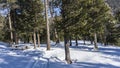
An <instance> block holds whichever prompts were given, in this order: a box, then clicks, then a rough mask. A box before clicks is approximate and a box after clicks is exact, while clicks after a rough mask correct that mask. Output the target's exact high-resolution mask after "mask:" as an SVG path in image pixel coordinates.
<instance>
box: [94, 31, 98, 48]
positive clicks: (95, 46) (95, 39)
mask: <svg viewBox="0 0 120 68" xmlns="http://www.w3.org/2000/svg"><path fill="white" fill-rule="evenodd" d="M94 50H98V46H97V33H94Z"/></svg>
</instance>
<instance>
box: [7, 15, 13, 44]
mask: <svg viewBox="0 0 120 68" xmlns="http://www.w3.org/2000/svg"><path fill="white" fill-rule="evenodd" d="M8 18H9V28H10V39H11V44H12V43H13V32H12V23H11V17H10V13H9V14H8Z"/></svg>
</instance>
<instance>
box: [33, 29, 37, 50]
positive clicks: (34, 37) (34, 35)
mask: <svg viewBox="0 0 120 68" xmlns="http://www.w3.org/2000/svg"><path fill="white" fill-rule="evenodd" d="M33 39H34V49H36V33H35V31H34V33H33Z"/></svg>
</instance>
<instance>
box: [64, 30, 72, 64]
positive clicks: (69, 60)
mask: <svg viewBox="0 0 120 68" xmlns="http://www.w3.org/2000/svg"><path fill="white" fill-rule="evenodd" d="M68 41H69V40H68V37H67V33H66V31H64V46H65V60H66V61H67V63H68V64H71V63H72V61H71V58H70V50H69V44H68Z"/></svg>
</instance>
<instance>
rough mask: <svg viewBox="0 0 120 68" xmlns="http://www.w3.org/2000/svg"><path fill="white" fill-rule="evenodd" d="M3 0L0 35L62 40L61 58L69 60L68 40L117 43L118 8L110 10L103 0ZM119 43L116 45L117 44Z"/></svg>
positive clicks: (11, 39) (8, 38)
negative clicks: (62, 51) (62, 55)
mask: <svg viewBox="0 0 120 68" xmlns="http://www.w3.org/2000/svg"><path fill="white" fill-rule="evenodd" d="M2 2H4V3H6V4H5V5H4V6H3V7H2V8H3V9H9V13H8V14H7V16H6V17H4V18H1V19H2V22H3V20H4V27H3V29H2V30H1V31H2V33H1V32H0V33H1V34H0V36H1V35H2V36H1V37H0V38H1V39H2V40H5V41H9V42H12V43H13V42H15V43H16V44H17V43H18V40H19V39H20V40H22V41H24V42H25V43H30V42H32V43H34V48H36V43H38V47H40V42H42V43H45V42H46V43H47V50H50V39H51V40H53V41H56V44H57V43H59V42H60V41H63V40H64V43H65V44H64V46H65V54H66V56H65V59H66V61H67V62H68V63H72V61H71V60H70V52H69V46H72V43H71V40H76V46H78V40H84V44H85V40H88V41H91V44H93V43H94V49H95V50H98V46H97V43H98V42H99V43H102V44H104V45H108V44H118V42H119V40H120V38H119V36H120V35H119V34H120V33H119V29H120V27H119V26H118V27H116V25H117V24H118V23H119V21H120V11H119V10H118V11H116V12H114V13H113V12H112V11H113V10H112V9H111V7H109V5H108V4H107V3H106V2H105V1H104V0H6V1H5V0H1V3H2ZM118 45H119V44H118Z"/></svg>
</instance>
